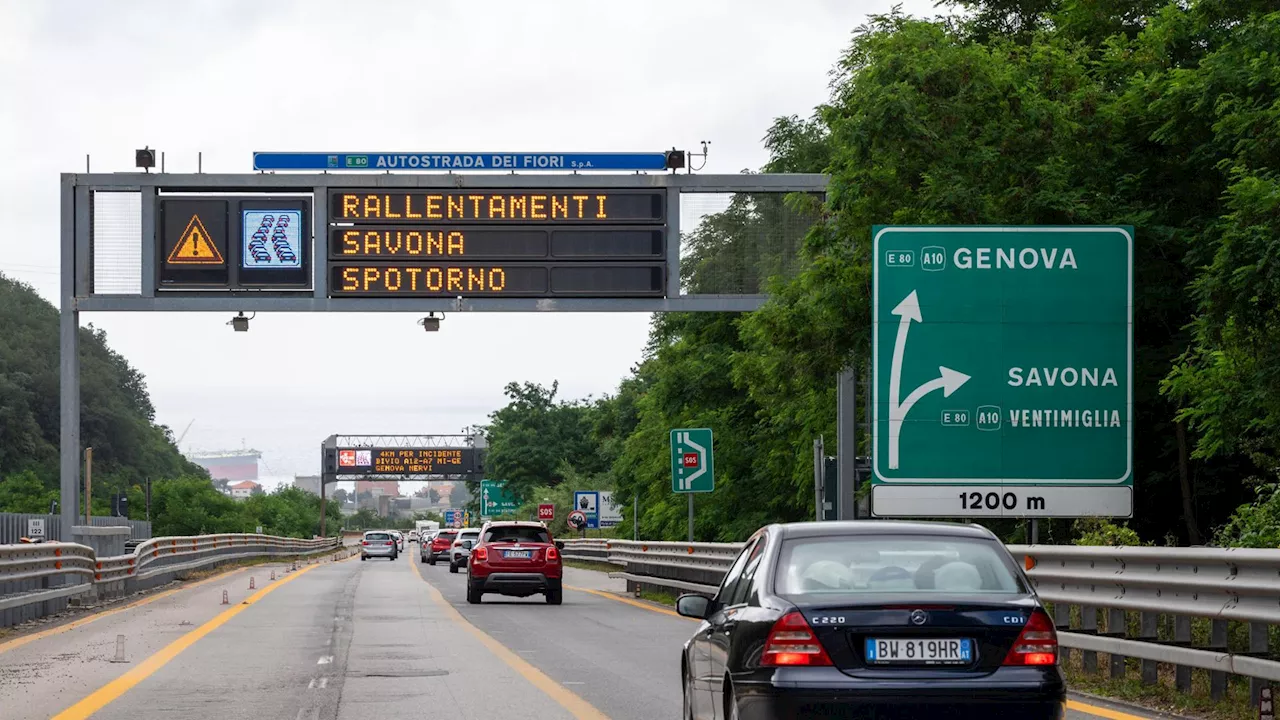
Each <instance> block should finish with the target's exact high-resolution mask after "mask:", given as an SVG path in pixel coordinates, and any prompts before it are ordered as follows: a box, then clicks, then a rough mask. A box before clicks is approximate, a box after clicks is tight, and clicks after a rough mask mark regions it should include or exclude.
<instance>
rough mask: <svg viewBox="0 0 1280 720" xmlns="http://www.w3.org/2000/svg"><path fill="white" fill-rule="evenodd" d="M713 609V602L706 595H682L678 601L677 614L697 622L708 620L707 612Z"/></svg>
mask: <svg viewBox="0 0 1280 720" xmlns="http://www.w3.org/2000/svg"><path fill="white" fill-rule="evenodd" d="M710 608H711V600H710V599H708V598H707V596H705V595H696V594H688V595H681V596H680V597H679V599H677V600H676V612H678V613H680V614H681V615H683V616H685V617H690V618H694V619H696V620H706V619H707V610H708V609H710Z"/></svg>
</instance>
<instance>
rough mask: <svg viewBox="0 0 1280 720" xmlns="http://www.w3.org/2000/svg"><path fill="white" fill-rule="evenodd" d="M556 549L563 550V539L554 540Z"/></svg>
mask: <svg viewBox="0 0 1280 720" xmlns="http://www.w3.org/2000/svg"><path fill="white" fill-rule="evenodd" d="M556 549H557V550H563V549H564V541H563V540H557V541H556Z"/></svg>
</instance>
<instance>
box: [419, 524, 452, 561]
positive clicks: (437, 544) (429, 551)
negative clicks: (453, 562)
mask: <svg viewBox="0 0 1280 720" xmlns="http://www.w3.org/2000/svg"><path fill="white" fill-rule="evenodd" d="M457 536H458V531H457V530H452V529H450V530H441V531H440V532H438V533H436V536H435V537H434V538H432V539H431V543H430V544H426V545H423V546H422V562H424V563H426V564H428V565H435V564H436V558H438V557H447V556H448V555H449V548H450V547H452V546H453V539H454V538H455V537H457Z"/></svg>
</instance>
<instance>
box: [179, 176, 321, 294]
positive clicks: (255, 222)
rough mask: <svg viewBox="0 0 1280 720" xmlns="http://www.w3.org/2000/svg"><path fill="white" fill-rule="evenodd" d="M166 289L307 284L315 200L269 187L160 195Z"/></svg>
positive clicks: (292, 288)
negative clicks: (269, 191)
mask: <svg viewBox="0 0 1280 720" xmlns="http://www.w3.org/2000/svg"><path fill="white" fill-rule="evenodd" d="M156 213H157V218H156V228H157V229H158V232H157V233H156V259H157V260H159V262H157V263H156V281H157V287H158V288H159V289H161V290H206V291H208V290H217V289H223V290H230V289H240V288H245V289H247V288H257V289H264V290H289V291H297V290H305V289H308V288H309V287H310V285H311V200H310V199H309V198H296V197H288V198H273V197H271V196H270V195H244V196H222V197H217V198H210V197H190V196H182V195H169V196H163V197H160V198H157V199H156Z"/></svg>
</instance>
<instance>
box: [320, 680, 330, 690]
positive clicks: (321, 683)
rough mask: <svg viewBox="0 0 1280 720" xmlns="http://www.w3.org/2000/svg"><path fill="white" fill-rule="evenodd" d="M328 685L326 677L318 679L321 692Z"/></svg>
mask: <svg viewBox="0 0 1280 720" xmlns="http://www.w3.org/2000/svg"><path fill="white" fill-rule="evenodd" d="M328 684H329V678H327V677H322V678H320V689H321V690H323V689H325V687H326V686H327V685H328Z"/></svg>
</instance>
